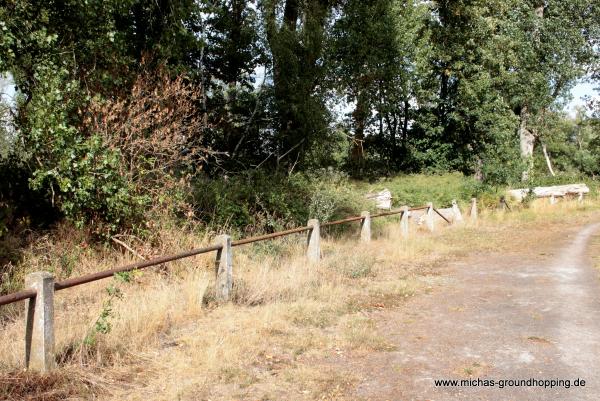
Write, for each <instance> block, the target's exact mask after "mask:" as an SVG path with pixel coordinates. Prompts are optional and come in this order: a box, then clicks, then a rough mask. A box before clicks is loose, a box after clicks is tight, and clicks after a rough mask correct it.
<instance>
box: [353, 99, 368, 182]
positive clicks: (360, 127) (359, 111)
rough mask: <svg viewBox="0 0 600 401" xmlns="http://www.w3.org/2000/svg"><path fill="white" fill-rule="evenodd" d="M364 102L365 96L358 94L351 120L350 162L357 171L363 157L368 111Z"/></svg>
mask: <svg viewBox="0 0 600 401" xmlns="http://www.w3.org/2000/svg"><path fill="white" fill-rule="evenodd" d="M366 100H367V99H366V96H365V95H363V94H362V92H361V93H359V94H358V96H357V98H356V107H355V109H354V112H353V113H352V118H353V119H354V141H353V143H352V149H351V160H352V164H353V165H354V167H355V168H356V169H357V171H358V170H360V169H361V168H362V165H363V164H364V157H365V155H364V149H363V143H364V140H365V127H366V125H367V116H368V110H369V108H368V104H367V101H366Z"/></svg>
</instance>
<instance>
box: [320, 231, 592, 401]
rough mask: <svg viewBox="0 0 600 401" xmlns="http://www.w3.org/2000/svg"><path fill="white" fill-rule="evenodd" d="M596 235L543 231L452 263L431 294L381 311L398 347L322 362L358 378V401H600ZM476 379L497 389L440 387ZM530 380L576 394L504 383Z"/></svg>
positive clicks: (381, 324)
mask: <svg viewBox="0 0 600 401" xmlns="http://www.w3.org/2000/svg"><path fill="white" fill-rule="evenodd" d="M598 230H600V223H597V224H590V225H587V226H585V227H575V228H567V229H565V228H564V227H563V229H562V230H560V231H556V232H552V233H548V232H539V233H538V234H537V235H539V237H540V240H539V241H536V240H535V238H531V239H530V240H531V241H528V243H527V244H526V245H525V248H524V249H521V250H517V251H511V252H505V250H502V253H498V254H487V253H486V254H478V255H471V256H469V257H467V258H465V259H462V260H461V261H458V262H455V263H452V264H450V265H449V266H448V268H447V271H445V272H444V275H443V277H444V279H443V280H442V281H441V282H440V281H438V284H434V285H433V286H432V287H431V288H430V290H429V291H428V293H426V294H424V295H422V296H418V297H415V298H413V299H411V300H410V301H409V302H407V303H405V304H404V305H402V306H400V307H398V308H394V309H389V310H384V311H381V312H378V315H377V318H376V320H377V321H378V329H379V332H380V334H381V335H382V336H385V337H386V339H387V341H388V342H389V343H390V344H392V345H393V349H394V350H393V351H382V352H371V353H368V354H366V355H365V354H363V355H340V356H333V357H330V358H327V359H326V360H325V361H321V363H322V364H323V366H326V367H328V368H333V369H335V370H337V371H341V372H347V374H348V375H352V376H353V377H357V378H358V382H357V384H356V386H353V388H352V389H351V390H349V391H350V392H349V393H348V394H346V395H345V397H344V398H347V399H353V400H432V401H433V400H436V401H439V400H463V399H464V400H503V401H506V400H600V319H599V317H600V281H599V280H598V270H596V269H594V268H593V265H592V259H593V257H594V256H597V255H590V251H589V250H587V244H588V241H589V239H590V237H591V236H592V235H593V234H594V233H595V232H598ZM596 252H597V251H596ZM478 378H480V379H482V380H486V379H487V380H491V379H494V380H495V381H496V384H495V386H494V387H489V386H488V387H485V386H483V385H481V384H480V385H479V386H471V387H466V386H465V387H459V386H454V387H451V386H448V387H440V386H438V387H436V385H435V382H434V381H435V380H437V379H458V380H461V379H472V380H475V381H477V379H478ZM530 378H532V379H537V380H552V379H554V380H557V379H558V380H570V388H565V387H566V386H564V385H563V386H558V387H554V388H550V387H546V388H544V387H543V386H532V387H528V386H525V387H524V386H519V387H509V386H505V387H504V388H500V383H498V381H499V380H528V379H530ZM577 379H583V380H585V386H584V387H583V386H579V387H576V386H574V382H575V380H577Z"/></svg>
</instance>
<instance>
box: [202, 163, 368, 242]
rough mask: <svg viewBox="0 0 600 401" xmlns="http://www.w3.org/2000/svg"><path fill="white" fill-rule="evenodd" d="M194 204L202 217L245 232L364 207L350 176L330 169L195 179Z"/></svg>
mask: <svg viewBox="0 0 600 401" xmlns="http://www.w3.org/2000/svg"><path fill="white" fill-rule="evenodd" d="M195 204H196V205H197V208H198V211H197V214H198V215H199V216H200V218H201V219H203V220H205V221H207V222H210V223H212V224H214V225H215V226H216V227H226V226H228V227H232V228H234V229H236V230H240V231H242V232H246V233H254V232H271V231H276V230H281V229H283V228H287V227H297V226H299V225H304V224H306V222H307V221H308V219H310V218H318V219H320V220H322V221H327V220H332V219H335V218H341V217H347V216H348V215H352V214H357V213H359V212H360V211H361V210H364V207H365V206H366V203H365V200H364V199H363V198H362V196H361V194H359V193H356V191H353V189H352V187H351V186H350V184H349V182H348V179H347V177H346V176H345V175H344V174H341V173H338V172H334V171H332V170H322V171H320V172H317V173H312V174H304V173H297V174H294V175H292V176H290V177H288V176H284V175H273V174H271V175H268V174H265V173H264V172H261V171H260V170H258V171H249V172H246V173H244V174H239V175H236V176H233V177H227V178H226V179H218V180H217V179H215V180H209V179H202V180H198V181H197V182H196V183H195Z"/></svg>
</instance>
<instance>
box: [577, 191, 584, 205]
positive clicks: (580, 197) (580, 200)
mask: <svg viewBox="0 0 600 401" xmlns="http://www.w3.org/2000/svg"><path fill="white" fill-rule="evenodd" d="M577 202H579V203H581V202H583V192H579V196H578V197H577Z"/></svg>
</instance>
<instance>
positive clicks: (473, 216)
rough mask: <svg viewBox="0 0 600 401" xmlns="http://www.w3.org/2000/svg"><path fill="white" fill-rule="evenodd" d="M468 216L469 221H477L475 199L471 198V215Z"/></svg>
mask: <svg viewBox="0 0 600 401" xmlns="http://www.w3.org/2000/svg"><path fill="white" fill-rule="evenodd" d="M469 215H470V216H471V220H473V221H475V220H477V198H471V213H469Z"/></svg>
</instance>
